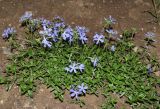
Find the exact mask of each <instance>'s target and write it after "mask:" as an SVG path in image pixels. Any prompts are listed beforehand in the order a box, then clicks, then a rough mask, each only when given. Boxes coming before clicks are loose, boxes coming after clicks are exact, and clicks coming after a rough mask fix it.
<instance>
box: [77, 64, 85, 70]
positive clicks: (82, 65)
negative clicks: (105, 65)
mask: <svg viewBox="0 0 160 109" xmlns="http://www.w3.org/2000/svg"><path fill="white" fill-rule="evenodd" d="M78 68H79V70H80V72H83V71H84V68H85V65H84V64H79V67H78Z"/></svg>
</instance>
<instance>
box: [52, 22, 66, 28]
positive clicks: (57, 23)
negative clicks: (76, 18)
mask: <svg viewBox="0 0 160 109" xmlns="http://www.w3.org/2000/svg"><path fill="white" fill-rule="evenodd" d="M64 27H65V24H64V22H55V23H54V28H57V29H59V28H64Z"/></svg>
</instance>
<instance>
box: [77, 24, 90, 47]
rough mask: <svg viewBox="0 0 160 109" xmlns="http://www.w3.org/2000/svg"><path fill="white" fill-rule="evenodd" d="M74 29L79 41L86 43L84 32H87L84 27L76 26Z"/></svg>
mask: <svg viewBox="0 0 160 109" xmlns="http://www.w3.org/2000/svg"><path fill="white" fill-rule="evenodd" d="M76 31H77V33H78V36H79V40H80V41H81V43H82V44H84V43H86V42H87V40H88V38H87V36H86V33H87V32H88V30H87V29H86V28H85V27H80V26H76Z"/></svg>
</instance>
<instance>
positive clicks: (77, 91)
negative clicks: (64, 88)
mask: <svg viewBox="0 0 160 109" xmlns="http://www.w3.org/2000/svg"><path fill="white" fill-rule="evenodd" d="M87 89H88V86H85V85H84V83H82V84H81V85H78V86H77V87H73V86H72V88H71V89H70V94H71V97H72V98H76V99H78V98H79V96H82V95H85V94H86V90H87Z"/></svg>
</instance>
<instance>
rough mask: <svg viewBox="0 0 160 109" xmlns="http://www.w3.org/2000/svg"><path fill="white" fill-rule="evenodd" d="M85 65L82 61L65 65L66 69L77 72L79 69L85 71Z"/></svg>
mask: <svg viewBox="0 0 160 109" xmlns="http://www.w3.org/2000/svg"><path fill="white" fill-rule="evenodd" d="M84 69H85V65H84V64H81V63H75V62H73V63H71V64H70V65H69V66H68V67H65V70H66V71H67V72H69V73H77V71H80V72H83V71H84Z"/></svg>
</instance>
